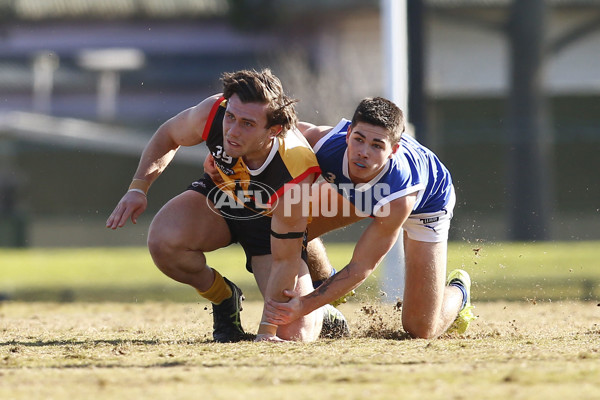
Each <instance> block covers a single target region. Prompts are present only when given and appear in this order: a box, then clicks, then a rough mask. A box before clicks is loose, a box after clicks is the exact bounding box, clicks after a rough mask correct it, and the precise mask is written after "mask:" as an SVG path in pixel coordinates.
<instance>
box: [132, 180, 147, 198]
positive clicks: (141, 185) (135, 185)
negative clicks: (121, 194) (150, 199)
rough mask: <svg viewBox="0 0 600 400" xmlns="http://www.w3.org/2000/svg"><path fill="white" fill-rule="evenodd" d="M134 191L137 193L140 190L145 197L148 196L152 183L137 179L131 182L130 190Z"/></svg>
mask: <svg viewBox="0 0 600 400" xmlns="http://www.w3.org/2000/svg"><path fill="white" fill-rule="evenodd" d="M132 189H137V190H135V191H136V192H137V191H138V190H139V191H140V193H144V195H146V194H148V189H150V183H149V182H148V181H146V180H144V179H137V178H135V179H133V180H132V181H131V184H130V185H129V190H132ZM129 190H128V191H129Z"/></svg>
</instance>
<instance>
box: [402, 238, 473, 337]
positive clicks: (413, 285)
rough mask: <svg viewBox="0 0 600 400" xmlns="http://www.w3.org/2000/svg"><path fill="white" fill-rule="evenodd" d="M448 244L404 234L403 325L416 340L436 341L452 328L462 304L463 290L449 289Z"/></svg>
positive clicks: (451, 287) (450, 287)
mask: <svg viewBox="0 0 600 400" xmlns="http://www.w3.org/2000/svg"><path fill="white" fill-rule="evenodd" d="M447 247H448V246H447V243H446V242H439V243H428V242H420V241H417V240H412V239H410V238H408V235H406V233H405V234H404V252H405V257H406V262H405V264H406V275H405V276H406V278H405V279H406V281H405V290H404V299H403V303H402V325H403V327H404V329H405V330H406V331H407V332H408V333H409V334H411V335H412V336H414V337H418V338H425V339H430V338H435V337H437V336H439V335H441V334H442V333H444V332H445V331H446V330H447V329H448V327H449V326H450V325H451V324H452V322H453V321H454V319H455V318H456V315H457V314H458V311H459V309H460V307H461V304H462V299H463V295H462V292H461V291H460V289H458V288H456V287H453V286H446V257H447Z"/></svg>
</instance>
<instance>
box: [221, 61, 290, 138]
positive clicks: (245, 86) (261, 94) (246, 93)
mask: <svg viewBox="0 0 600 400" xmlns="http://www.w3.org/2000/svg"><path fill="white" fill-rule="evenodd" d="M221 81H222V82H223V96H224V97H225V98H226V99H229V98H230V97H231V96H233V95H234V94H237V95H238V97H239V98H240V100H241V101H242V103H262V104H268V106H269V107H268V111H267V126H266V128H270V127H271V126H273V125H281V126H282V128H283V129H282V130H281V133H280V135H284V134H285V133H286V132H287V131H288V130H290V129H292V128H293V127H295V126H296V124H297V122H298V116H297V114H296V108H295V103H296V102H297V100H295V99H291V98H289V97H288V96H287V95H286V94H285V92H284V91H283V86H282V85H281V81H280V80H279V78H277V77H276V76H275V75H273V73H272V72H271V70H270V69H268V68H265V69H263V70H262V71H256V70H241V71H237V72H225V73H223V75H222V76H221Z"/></svg>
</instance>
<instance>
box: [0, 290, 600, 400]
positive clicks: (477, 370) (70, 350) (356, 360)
mask: <svg viewBox="0 0 600 400" xmlns="http://www.w3.org/2000/svg"><path fill="white" fill-rule="evenodd" d="M362 307H365V305H358V304H356V303H355V304H345V305H342V306H341V309H342V311H343V312H344V313H345V314H346V315H347V317H348V318H349V320H350V323H351V325H352V329H353V332H352V337H351V338H349V339H343V340H337V341H335V340H321V341H319V342H317V343H313V344H299V343H283V344H270V343H253V342H242V343H236V344H216V343H211V342H210V341H209V337H210V333H211V329H210V327H211V316H210V314H209V311H208V310H206V309H205V307H204V305H203V304H194V303H187V304H186V303H164V302H161V303H152V302H150V303H138V304H132V303H35V302H29V303H21V302H15V303H5V304H4V305H3V306H2V307H1V308H0V315H1V321H2V328H1V329H0V335H1V337H2V339H1V340H0V398H1V399H7V400H8V399H15V400H21V399H28V400H29V399H93V400H95V399H142V398H144V399H148V398H151V399H197V398H209V399H227V400H230V399H253V398H260V399H315V398H317V399H361V400H362V399H397V398H402V399H506V398H510V399H516V400H518V399H544V400H548V399H598V396H599V395H600V325H599V323H598V322H599V318H598V317H599V315H600V311H599V309H600V307H598V306H597V305H596V304H595V303H591V302H576V303H573V302H560V303H555V302H553V303H548V302H547V303H537V304H533V303H529V302H510V303H504V302H489V303H483V304H479V305H478V306H477V309H476V312H477V314H478V315H479V319H478V320H477V321H476V322H475V323H474V324H473V326H472V328H471V329H470V330H469V332H468V334H467V335H466V336H463V337H445V338H441V339H437V340H408V339H406V338H404V337H402V336H400V337H399V338H394V339H390V338H388V337H391V335H392V333H393V332H395V331H396V332H397V329H398V328H397V321H398V313H397V312H394V311H393V309H392V308H391V306H389V305H387V306H384V305H381V304H379V305H375V306H373V307H370V308H369V310H370V311H369V313H365V312H364V310H361V308H362ZM373 310H374V311H373ZM260 311H261V304H260V302H249V303H247V304H246V305H245V309H244V312H243V323H244V326H245V327H246V329H248V330H252V329H254V327H255V326H256V324H257V323H258V319H259V316H260Z"/></svg>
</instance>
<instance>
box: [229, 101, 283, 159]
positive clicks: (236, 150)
mask: <svg viewBox="0 0 600 400" xmlns="http://www.w3.org/2000/svg"><path fill="white" fill-rule="evenodd" d="M266 125H267V105H266V104H261V103H242V101H241V100H240V99H239V97H238V95H236V94H234V95H233V96H231V98H230V99H229V101H228V102H227V109H226V111H225V118H223V148H224V150H225V153H227V155H228V156H231V157H234V158H239V157H242V158H243V159H244V162H245V163H246V164H247V165H248V166H249V167H250V168H257V167H259V166H261V165H262V164H263V162H264V161H265V160H266V158H267V156H268V154H269V152H270V151H271V147H272V139H273V138H274V137H275V136H277V133H278V132H279V130H280V129H281V127H280V126H279V125H277V126H274V127H270V128H265V126H266Z"/></svg>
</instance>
